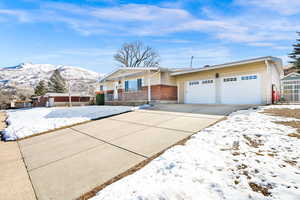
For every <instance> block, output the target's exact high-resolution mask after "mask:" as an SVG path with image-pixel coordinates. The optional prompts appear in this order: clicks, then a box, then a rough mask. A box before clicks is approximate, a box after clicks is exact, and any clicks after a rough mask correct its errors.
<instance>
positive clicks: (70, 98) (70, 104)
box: [68, 80, 72, 107]
mask: <svg viewBox="0 0 300 200" xmlns="http://www.w3.org/2000/svg"><path fill="white" fill-rule="evenodd" d="M70 82H71V80H68V87H69V107H72V97H71V84H70Z"/></svg>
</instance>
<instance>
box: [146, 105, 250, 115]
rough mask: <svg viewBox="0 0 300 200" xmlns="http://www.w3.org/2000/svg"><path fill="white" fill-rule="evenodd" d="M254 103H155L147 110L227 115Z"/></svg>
mask: <svg viewBox="0 0 300 200" xmlns="http://www.w3.org/2000/svg"><path fill="white" fill-rule="evenodd" d="M252 106H256V105H253V104H252V105H225V104H156V105H154V106H153V107H151V108H148V109H149V110H158V111H169V112H184V113H197V114H207V115H221V116H224V115H228V114H230V113H232V112H235V111H237V110H243V109H248V108H250V107H252Z"/></svg>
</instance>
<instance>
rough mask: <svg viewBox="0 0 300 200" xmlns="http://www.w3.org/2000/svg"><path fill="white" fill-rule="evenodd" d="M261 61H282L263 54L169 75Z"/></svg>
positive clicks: (174, 74) (173, 74)
mask: <svg viewBox="0 0 300 200" xmlns="http://www.w3.org/2000/svg"><path fill="white" fill-rule="evenodd" d="M261 61H273V62H280V63H282V61H281V59H280V58H276V57H272V56H265V57H258V58H252V59H246V60H240V61H235V62H228V63H224V64H218V65H212V66H209V67H202V68H196V69H191V70H187V71H183V72H174V73H171V76H178V75H183V74H189V73H194V72H201V71H208V70H213V69H220V68H225V67H232V66H236V65H244V64H249V63H255V62H261Z"/></svg>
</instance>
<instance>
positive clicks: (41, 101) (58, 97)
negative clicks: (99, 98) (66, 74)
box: [33, 93, 93, 107]
mask: <svg viewBox="0 0 300 200" xmlns="http://www.w3.org/2000/svg"><path fill="white" fill-rule="evenodd" d="M70 100H71V103H72V106H81V105H89V104H90V103H91V101H92V100H93V97H91V96H90V95H86V94H74V93H72V94H71V95H70V96H69V93H46V94H45V95H43V96H40V97H37V98H35V99H34V103H33V105H34V106H47V107H48V106H49V107H52V106H69V103H70Z"/></svg>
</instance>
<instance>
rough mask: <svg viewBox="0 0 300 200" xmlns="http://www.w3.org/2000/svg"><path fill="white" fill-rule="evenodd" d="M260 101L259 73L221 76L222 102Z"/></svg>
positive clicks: (254, 102)
mask: <svg viewBox="0 0 300 200" xmlns="http://www.w3.org/2000/svg"><path fill="white" fill-rule="evenodd" d="M261 102H262V98H261V83H260V76H259V74H250V75H243V76H231V77H223V78H221V103H222V104H260V103H261Z"/></svg>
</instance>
